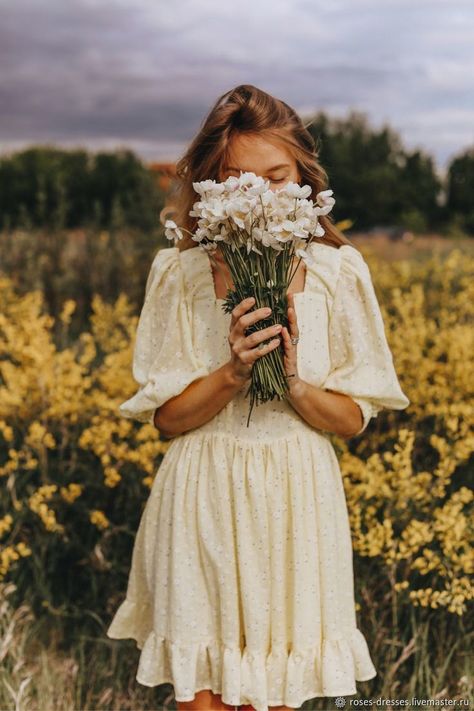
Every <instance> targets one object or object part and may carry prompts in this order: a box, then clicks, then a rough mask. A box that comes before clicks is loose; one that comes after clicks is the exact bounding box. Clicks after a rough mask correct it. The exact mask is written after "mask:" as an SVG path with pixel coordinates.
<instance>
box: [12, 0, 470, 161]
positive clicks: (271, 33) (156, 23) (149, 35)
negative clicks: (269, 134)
mask: <svg viewBox="0 0 474 711" xmlns="http://www.w3.org/2000/svg"><path fill="white" fill-rule="evenodd" d="M233 9H234V7H233V6H230V5H229V4H224V3H221V2H219V1H218V0H200V2H199V3H197V2H196V1H195V0H194V1H191V0H181V1H180V2H179V3H172V4H171V3H164V2H157V1H156V0H133V1H132V0H101V1H99V0H69V1H68V2H67V3H64V2H63V1H62V2H60V1H59V0H46V1H44V2H38V0H16V2H15V3H10V4H9V5H7V4H6V3H4V6H3V9H2V15H3V17H2V22H1V23H0V66H1V74H0V105H1V106H2V111H1V112H0V150H2V151H6V150H11V149H16V148H18V147H21V146H23V145H28V144H30V143H34V142H57V143H60V144H62V145H86V146H90V147H91V148H92V149H97V148H98V147H101V146H103V147H108V148H112V147H113V146H114V145H129V146H130V147H132V148H134V149H135V150H137V152H139V153H140V154H141V155H142V156H143V157H144V158H145V159H175V158H177V157H178V155H179V154H180V152H181V151H182V150H183V148H184V147H185V145H186V144H187V143H188V142H189V141H190V140H191V138H192V137H193V135H194V133H195V132H196V130H197V129H198V127H199V125H200V123H201V121H202V120H203V119H204V117H205V115H206V113H207V111H208V110H209V108H210V106H211V104H213V103H214V101H215V100H216V98H217V96H218V95H220V94H221V93H223V92H224V91H227V90H228V89H230V88H231V87H232V86H234V85H236V84H239V83H242V82H246V83H252V84H256V85H257V86H260V87H261V88H262V89H264V90H265V91H269V92H270V93H273V94H274V95H276V96H278V97H280V98H282V99H284V100H285V101H286V102H287V103H290V104H292V105H293V106H294V107H295V108H296V109H297V110H298V111H302V110H303V109H304V111H305V113H306V114H308V113H309V112H310V110H312V109H314V110H319V109H324V110H326V111H328V112H329V113H331V114H334V115H340V116H342V115H344V114H345V113H347V111H348V110H349V109H350V108H355V109H358V110H361V111H365V112H366V113H367V114H368V116H369V119H370V120H371V121H372V123H373V124H374V125H380V124H381V123H383V122H387V123H390V125H391V126H393V128H394V129H395V130H397V131H399V132H400V133H401V135H402V139H403V140H404V142H405V144H406V145H407V146H408V147H410V148H415V147H421V148H424V149H425V150H427V151H429V152H431V153H432V154H433V155H434V156H435V158H436V160H437V162H438V165H439V167H440V168H442V167H443V166H444V165H445V163H446V161H447V160H448V159H449V157H450V156H452V155H453V154H454V153H455V152H457V151H458V150H460V149H461V148H463V147H465V146H466V145H467V144H470V143H472V142H473V141H474V134H473V128H472V127H473V126H474V91H473V88H474V87H473V78H472V77H473V75H474V72H472V67H473V61H472V60H473V55H474V48H473V43H472V24H473V20H474V7H473V6H472V4H471V3H470V2H467V1H464V0H459V1H457V2H452V3H447V2H445V1H444V0H417V3H416V4H414V3H413V2H411V1H409V0H384V2H383V3H380V2H379V0H377V1H376V0H332V1H331V3H326V4H324V3H317V2H315V0H273V1H272V2H271V1H270V0H260V2H258V3H257V2H255V0H241V2H240V3H239V13H238V14H235V12H234V14H230V13H231V11H232V10H233Z"/></svg>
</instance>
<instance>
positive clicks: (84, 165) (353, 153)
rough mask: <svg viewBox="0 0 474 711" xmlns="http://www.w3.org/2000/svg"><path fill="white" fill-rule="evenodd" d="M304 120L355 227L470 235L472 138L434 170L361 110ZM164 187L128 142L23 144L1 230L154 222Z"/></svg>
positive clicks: (8, 158) (3, 202)
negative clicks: (116, 146) (92, 148)
mask: <svg viewBox="0 0 474 711" xmlns="http://www.w3.org/2000/svg"><path fill="white" fill-rule="evenodd" d="M309 119H310V123H309V125H308V121H307V120H306V121H305V123H306V125H308V130H309V131H310V133H311V134H312V136H313V137H314V139H315V141H316V145H317V149H318V159H319V161H320V163H321V165H322V166H323V168H324V169H325V170H326V172H327V174H328V178H329V187H330V188H331V189H333V190H334V196H335V197H336V205H335V207H334V210H333V215H334V218H335V219H336V220H338V221H339V220H346V219H349V220H350V221H351V223H352V227H353V229H355V230H357V231H359V230H367V229H370V228H371V227H373V226H375V225H381V224H382V225H397V226H400V227H403V228H405V229H409V230H413V231H415V232H424V231H427V230H433V231H436V232H438V233H442V234H443V233H448V232H450V231H453V230H454V231H456V232H459V231H461V232H463V233H466V234H469V235H473V234H474V206H473V201H472V197H471V196H472V193H473V190H474V146H471V147H468V148H466V149H464V150H461V151H460V152H459V153H458V155H456V156H454V157H453V158H452V159H451V161H450V163H449V165H448V167H447V170H446V174H445V176H440V175H439V174H438V171H437V169H436V165H435V161H434V159H433V157H432V156H431V155H429V154H428V153H427V152H425V151H423V150H421V149H416V150H412V151H410V150H407V149H406V148H405V147H404V146H403V143H402V141H401V139H400V137H399V135H398V134H397V133H396V131H394V130H393V129H392V128H390V127H389V126H383V127H382V128H381V129H374V128H373V127H371V126H370V124H369V122H368V119H367V117H366V115H365V114H362V113H359V112H355V111H353V112H350V114H349V115H348V116H347V117H346V118H342V119H335V118H331V117H329V116H328V115H327V114H325V113H324V112H319V113H317V114H315V115H313V116H312V117H309ZM164 201H165V194H164V192H163V190H162V189H161V188H160V187H159V185H158V182H157V180H156V177H155V176H154V175H153V173H152V171H151V170H150V169H149V168H148V166H147V165H146V164H145V163H144V162H143V161H142V160H140V158H139V157H138V156H136V155H135V154H134V153H133V152H132V151H131V150H127V149H120V150H117V151H113V152H104V151H100V152H97V153H91V152H89V151H87V150H85V149H75V150H65V149H62V148H58V147H54V146H31V147H29V148H27V149H25V150H20V151H17V152H14V153H11V154H5V155H3V156H1V157H0V229H2V230H9V229H12V228H18V227H21V228H25V229H28V228H34V227H43V228H44V227H47V228H52V229H54V228H76V227H84V226H93V227H97V228H99V229H109V228H111V227H114V226H120V227H124V226H128V227H133V228H136V229H138V230H141V231H150V230H154V229H156V228H157V227H158V226H159V220H158V214H159V211H160V209H161V208H162V206H163V205H164Z"/></svg>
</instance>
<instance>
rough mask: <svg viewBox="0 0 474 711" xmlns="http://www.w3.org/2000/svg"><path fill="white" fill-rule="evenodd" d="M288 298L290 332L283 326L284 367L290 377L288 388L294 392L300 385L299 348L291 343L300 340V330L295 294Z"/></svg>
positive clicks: (289, 295) (288, 295)
mask: <svg viewBox="0 0 474 711" xmlns="http://www.w3.org/2000/svg"><path fill="white" fill-rule="evenodd" d="M287 298H288V303H289V306H288V321H289V324H288V325H289V330H288V329H287V328H286V326H283V329H282V332H281V333H282V336H283V348H284V355H283V365H284V367H285V372H286V375H287V376H289V377H288V387H289V388H290V390H293V389H294V388H295V386H297V384H298V383H299V374H298V359H297V350H296V349H297V348H298V346H297V345H296V344H295V345H293V344H292V342H291V339H292V338H298V337H299V335H300V331H299V328H298V320H297V318H296V309H295V300H294V295H293V294H287Z"/></svg>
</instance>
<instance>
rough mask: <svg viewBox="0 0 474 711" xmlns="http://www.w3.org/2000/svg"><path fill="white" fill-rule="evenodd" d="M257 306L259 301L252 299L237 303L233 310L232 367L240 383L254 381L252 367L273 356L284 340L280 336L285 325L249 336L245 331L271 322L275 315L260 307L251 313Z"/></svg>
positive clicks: (231, 335)
mask: <svg viewBox="0 0 474 711" xmlns="http://www.w3.org/2000/svg"><path fill="white" fill-rule="evenodd" d="M254 304H255V299H254V298H253V297H249V298H248V299H244V300H243V301H241V302H240V304H237V306H236V307H235V308H234V309H233V311H232V320H231V324H230V332H229V338H228V340H229V344H230V350H231V357H230V367H231V370H232V374H233V376H234V377H235V379H236V380H242V381H243V382H245V381H248V380H250V378H251V373H252V366H253V364H254V363H255V361H256V360H257V358H261V357H262V356H264V355H265V354H266V353H269V352H270V351H272V350H273V349H274V348H277V346H278V344H279V343H280V341H281V338H279V334H280V332H281V324H276V325H273V326H268V327H267V328H262V329H261V330H259V331H254V332H253V333H251V334H250V335H248V336H246V335H245V331H246V329H248V328H249V326H252V325H253V324H254V323H257V321H260V320H261V319H267V318H269V316H270V315H271V309H269V308H260V309H256V310H255V311H251V312H250V313H248V312H249V310H250V309H251V308H252V307H253V305H254ZM270 338H271V339H272V340H271V341H270V342H269V343H267V344H265V345H264V346H262V347H261V348H259V347H258V346H259V344H260V343H262V341H266V340H268V339H270Z"/></svg>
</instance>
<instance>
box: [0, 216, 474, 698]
mask: <svg viewBox="0 0 474 711" xmlns="http://www.w3.org/2000/svg"><path fill="white" fill-rule="evenodd" d="M354 242H355V244H356V245H357V246H358V247H359V248H360V249H361V251H362V253H363V255H364V257H365V258H366V260H367V262H368V264H369V267H370V270H371V273H372V277H373V281H374V285H375V288H376V292H377V295H378V297H379V301H380V304H381V307H382V312H383V316H384V321H385V326H386V332H387V337H388V340H389V343H390V346H391V349H392V352H393V356H394V362H395V366H396V369H397V373H398V374H399V378H400V382H401V385H402V388H403V390H404V392H405V393H406V394H407V396H408V397H409V399H410V401H411V403H410V406H409V407H408V408H407V410H405V411H401V412H394V411H383V412H382V413H380V414H379V415H378V417H377V418H375V419H374V420H372V421H371V423H370V424H369V426H368V428H367V430H366V431H365V433H364V434H363V436H361V437H358V438H353V439H351V440H342V439H341V438H338V437H336V436H332V439H333V442H334V445H335V447H336V451H337V454H338V456H339V461H340V464H341V470H342V473H343V481H344V487H345V492H346V498H347V503H348V509H349V516H350V522H351V530H352V537H353V548H354V572H355V580H356V601H357V614H358V626H359V627H360V628H361V630H362V631H363V632H364V634H365V636H366V638H367V641H368V644H369V649H370V651H371V655H372V658H373V660H374V664H375V666H376V668H377V672H378V674H377V677H375V678H374V679H372V680H370V681H368V682H358V689H359V692H360V693H359V697H360V698H361V699H376V698H377V697H383V698H386V699H392V700H393V699H411V698H412V697H413V696H415V697H417V698H419V699H422V698H423V699H438V700H441V699H452V700H454V699H458V700H466V705H467V702H468V701H470V703H472V702H473V701H474V680H473V659H472V653H471V652H470V650H472V648H473V646H474V644H473V625H472V599H473V584H472V577H471V576H472V573H473V567H474V566H473V561H474V556H473V534H474V517H473V499H474V494H473V489H472V471H473V464H474V458H473V449H474V433H473V427H472V425H473V422H474V418H473V402H474V400H473V394H474V392H473V391H474V373H473V365H474V364H473V359H472V353H473V352H474V331H473V328H472V323H473V316H474V240H469V239H462V238H459V239H447V238H442V237H439V236H436V235H416V236H413V235H412V236H411V238H409V239H407V240H399V241H396V242H392V241H389V240H387V239H385V238H383V237H382V236H381V237H377V236H373V237H371V238H370V239H369V238H368V237H365V236H364V235H362V234H361V235H358V236H357V239H356V238H354ZM131 244H133V246H132V247H131V246H130V245H131ZM158 246H167V245H164V244H163V243H159V239H158V236H157V235H153V234H149V235H148V236H147V237H146V238H145V237H140V238H138V237H137V239H136V240H134V241H133V240H132V241H131V240H130V235H129V234H127V233H125V232H120V231H116V232H111V231H107V230H103V231H100V232H90V231H88V230H82V229H81V230H76V231H70V232H66V231H59V232H55V233H48V232H44V231H43V232H41V231H38V232H36V233H35V234H34V235H32V234H31V233H28V232H22V231H16V232H12V233H9V234H6V233H5V234H2V235H1V238H0V264H1V265H2V267H1V271H0V478H1V483H2V486H1V487H0V640H1V641H0V662H1V669H0V709H15V711H53V710H54V711H72V710H74V711H79V710H85V709H87V710H89V711H91V710H92V709H100V710H101V711H102V710H106V709H111V710H112V709H121V710H123V711H126V710H130V711H132V710H133V711H142V710H143V711H145V710H149V711H151V710H152V709H153V710H156V709H174V708H175V702H174V699H173V694H172V687H171V686H170V685H169V684H167V685H162V686H160V687H156V688H153V689H148V688H145V687H142V686H140V685H139V684H138V683H137V682H136V681H135V672H136V667H137V662H138V656H139V650H137V648H136V646H135V642H134V641H133V640H122V641H116V640H110V639H108V638H107V637H106V636H105V631H106V629H107V627H108V624H109V621H110V619H111V617H112V615H113V613H114V611H115V610H116V609H117V607H118V605H119V603H120V602H121V600H122V599H123V597H124V595H125V588H126V581H127V576H128V572H129V568H130V559H131V552H132V546H133V540H134V536H135V533H136V530H137V527H138V522H139V519H140V515H141V512H142V510H143V506H144V505H145V502H146V499H147V496H148V494H149V492H150V487H151V486H152V483H153V479H154V477H155V476H159V465H160V461H161V458H162V456H163V454H164V453H165V452H166V449H167V447H168V446H169V443H167V442H166V441H164V440H162V439H161V438H160V436H159V433H158V432H157V430H155V429H154V428H153V427H152V426H151V425H147V424H145V425H140V424H138V423H135V422H131V421H129V420H125V419H123V418H120V417H119V415H118V412H117V407H118V404H119V403H120V402H122V401H123V400H124V399H126V397H128V395H129V394H130V395H131V394H132V393H133V392H134V390H135V384H134V381H133V380H132V376H131V369H130V364H131V357H132V349H133V336H134V333H135V328H136V323H137V314H138V310H139V305H140V300H141V298H142V290H143V286H144V279H145V278H146V273H147V270H148V267H149V264H150V262H151V259H152V256H153V254H154V252H155V251H156V249H157V248H158ZM353 698H354V697H352V699H353ZM332 707H334V702H333V700H331V699H316V700H313V701H308V702H306V703H305V704H304V706H303V707H302V708H303V709H304V710H305V711H307V710H309V709H324V708H332Z"/></svg>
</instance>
